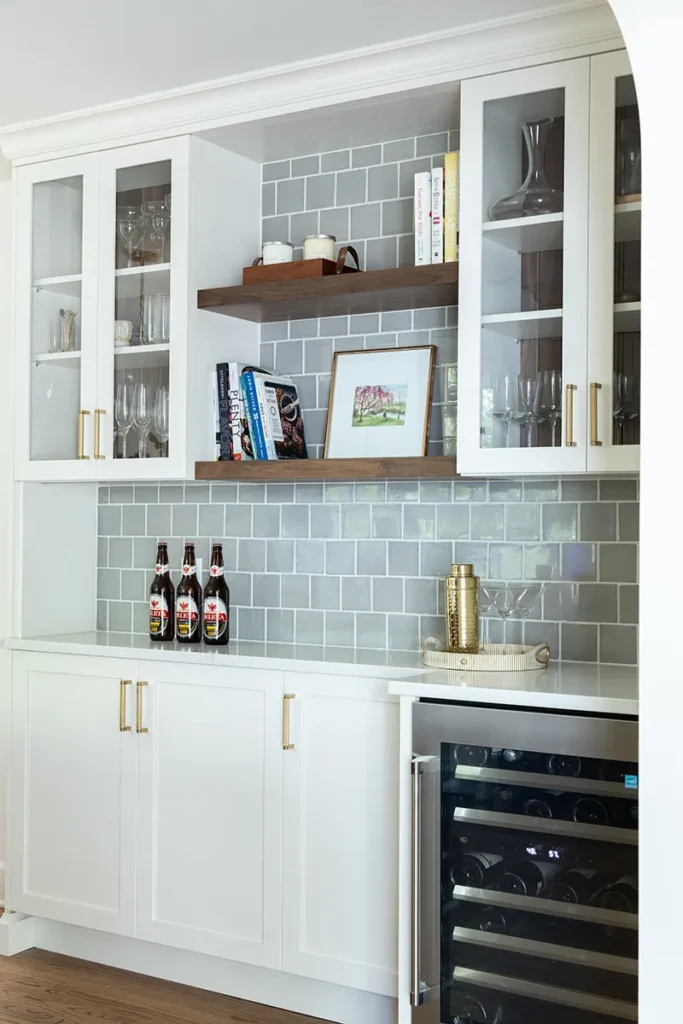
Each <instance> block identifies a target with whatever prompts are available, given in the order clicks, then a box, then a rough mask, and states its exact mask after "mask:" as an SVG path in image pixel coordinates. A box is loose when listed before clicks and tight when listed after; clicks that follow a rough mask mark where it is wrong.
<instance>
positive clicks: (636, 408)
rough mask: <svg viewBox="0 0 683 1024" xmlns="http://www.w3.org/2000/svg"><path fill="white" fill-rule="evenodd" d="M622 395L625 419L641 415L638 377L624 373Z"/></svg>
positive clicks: (633, 418)
mask: <svg viewBox="0 0 683 1024" xmlns="http://www.w3.org/2000/svg"><path fill="white" fill-rule="evenodd" d="M622 396H623V416H624V419H625V420H635V419H637V418H638V416H639V415H640V401H639V395H638V383H637V381H636V378H635V377H634V376H633V375H632V374H630V373H625V374H624V375H623V384H622Z"/></svg>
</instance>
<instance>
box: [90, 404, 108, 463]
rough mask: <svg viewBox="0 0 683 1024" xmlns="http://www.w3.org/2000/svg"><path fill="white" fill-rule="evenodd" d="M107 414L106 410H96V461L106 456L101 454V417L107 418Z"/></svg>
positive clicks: (94, 443) (94, 441)
mask: <svg viewBox="0 0 683 1024" xmlns="http://www.w3.org/2000/svg"><path fill="white" fill-rule="evenodd" d="M106 413H107V410H106V409H95V428H94V429H95V436H94V440H93V447H94V449H95V458H96V459H103V458H104V455H102V454H101V453H100V416H105V415H106Z"/></svg>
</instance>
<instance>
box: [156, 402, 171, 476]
mask: <svg viewBox="0 0 683 1024" xmlns="http://www.w3.org/2000/svg"><path fill="white" fill-rule="evenodd" d="M154 433H155V434H156V439H157V441H158V442H159V444H160V446H161V450H160V453H159V454H160V455H161V457H162V458H168V433H169V426H168V388H165V387H159V388H157V391H156V395H155V396H154Z"/></svg>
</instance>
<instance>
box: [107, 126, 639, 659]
mask: <svg viewBox="0 0 683 1024" xmlns="http://www.w3.org/2000/svg"><path fill="white" fill-rule="evenodd" d="M449 145H450V146H451V147H456V148H457V145H458V142H457V133H451V135H450V137H447V135H446V133H436V134H433V135H430V136H425V137H422V138H418V139H414V138H411V139H398V140H396V141H391V142H386V143H384V144H383V145H373V146H363V147H360V148H357V149H352V150H348V149H342V150H339V151H335V152H329V153H323V154H310V155H304V156H301V157H296V158H294V159H292V160H291V161H290V160H281V161H277V162H276V163H271V164H266V165H264V168H263V231H262V237H263V240H268V239H276V240H285V239H291V241H292V242H293V243H294V245H295V246H296V247H297V248H299V247H300V246H301V244H302V240H303V237H304V235H306V234H310V233H313V232H317V231H318V230H321V231H325V232H328V233H331V234H334V235H336V237H337V240H338V243H339V244H342V243H346V242H351V243H352V244H355V245H356V248H357V249H358V251H359V255H360V258H361V261H363V266H364V267H366V268H367V269H379V268H382V267H391V266H395V265H400V266H406V265H412V263H413V258H414V253H413V246H414V241H413V235H412V193H413V175H414V174H415V172H416V171H426V170H430V169H431V167H432V166H433V165H434V164H435V162H438V161H440V160H441V158H442V155H443V153H444V152H445V151H446V149H447V148H448V147H449ZM457 324H458V310H457V307H436V308H433V309H424V310H401V311H395V312H394V311H387V312H385V313H382V314H379V313H372V314H360V315H355V316H351V317H349V316H333V317H326V318H323V319H321V320H320V321H318V320H315V319H314V320H300V321H293V322H292V323H288V322H280V323H273V324H263V325H262V326H261V345H262V348H261V353H260V361H261V363H262V364H264V363H265V364H266V365H269V366H272V367H273V368H274V369H276V370H277V371H279V372H282V373H289V374H292V375H295V376H296V379H297V386H298V388H299V394H300V396H301V400H302V408H303V409H304V415H305V420H306V428H307V429H306V433H307V438H308V441H309V447H310V454H311V455H312V456H320V455H321V454H322V445H323V441H324V433H325V422H326V416H327V405H328V401H329V386H330V374H331V364H332V358H333V353H334V352H338V351H353V350H361V349H363V350H367V349H371V348H389V347H394V346H396V347H401V348H405V347H409V346H413V345H435V346H436V348H437V363H436V365H437V372H436V374H435V388H434V404H435V409H434V413H433V416H432V434H431V442H430V451H433V452H434V453H437V452H438V453H440V450H441V448H440V442H439V440H438V439H439V438H440V437H441V434H440V430H441V412H440V409H439V408H438V405H439V402H440V401H442V400H443V399H442V395H443V380H444V373H445V371H444V369H443V368H444V366H445V365H448V364H451V363H456V362H457V351H458V340H457V339H458V334H457ZM638 512H639V506H638V481H637V480H636V479H633V478H617V477H609V478H604V479H597V478H593V479H588V478H586V479H583V478H576V479H566V480H564V479H558V478H552V477H550V478H548V477H546V478H535V477H527V478H525V479H518V478H512V479H504V480H501V479H492V480H488V481H487V480H477V479H472V480H468V479H457V480H454V481H438V480H437V481H429V480H424V481H421V482H419V481H417V480H395V481H394V480H388V481H386V482H385V481H381V480H380V481H370V482H363V483H361V482H358V483H357V484H355V485H354V483H352V482H334V481H332V482H329V483H327V482H326V483H324V484H323V483H310V484H305V483H298V484H287V483H273V484H267V485H264V484H248V483H240V484H239V486H238V485H237V484H231V483H218V482H217V483H213V484H209V483H204V482H202V481H197V482H188V483H186V484H182V483H180V484H178V483H164V482H158V483H157V482H151V483H149V484H128V483H122V484H112V485H110V486H106V485H105V486H102V487H100V488H99V510H98V548H97V552H98V554H97V563H98V602H97V622H98V627H99V628H109V629H114V630H121V631H124V632H129V631H130V630H131V629H133V630H134V631H135V632H145V631H146V628H147V592H148V588H149V584H150V581H151V577H152V569H153V565H154V558H155V550H156V549H155V545H156V542H157V540H158V539H166V540H168V542H169V555H170V559H171V564H172V572H173V576H174V581H175V582H177V580H178V578H179V577H178V570H179V566H180V560H181V557H182V544H183V541H184V540H185V539H194V540H196V541H197V553H198V555H201V557H203V558H205V559H206V558H208V553H209V544H210V542H211V541H212V540H222V542H223V545H224V549H223V553H224V559H225V563H226V578H227V580H228V585H229V587H230V589H231V599H232V604H233V606H234V614H233V616H232V625H231V630H232V635H233V636H235V637H238V638H241V639H249V640H255V641H261V642H263V641H265V640H268V641H269V642H271V643H276V644H293V643H296V644H297V645H300V646H301V649H302V650H303V651H305V648H306V647H314V646H315V647H320V646H321V645H323V644H326V645H327V646H328V647H330V648H334V649H335V651H336V652H337V653H338V655H339V657H343V656H344V652H348V649H349V648H350V647H352V646H356V647H357V648H361V649H363V650H365V651H367V652H368V653H367V657H368V658H372V657H373V656H374V654H373V652H375V654H377V652H378V651H379V650H381V648H383V647H386V646H387V645H388V646H389V647H390V648H391V649H396V650H415V649H417V648H419V645H420V643H421V641H422V639H423V638H424V637H425V636H430V635H439V634H443V619H442V613H443V584H442V582H441V577H443V576H444V575H446V574H447V572H448V570H449V566H450V562H451V561H452V560H456V561H462V562H472V563H473V564H474V566H475V572H476V573H477V574H478V575H479V576H480V577H481V578H482V579H486V578H491V579H507V580H519V579H521V580H526V579H529V580H537V579H540V580H544V581H546V582H547V583H548V589H547V592H546V593H545V595H544V598H543V601H542V602H541V603H540V604H539V605H538V606H537V608H535V609H534V610H533V611H532V618H530V619H529V620H528V621H526V622H524V623H522V622H521V620H519V619H514V618H513V619H512V620H510V622H509V623H508V638H509V639H510V640H512V639H514V638H518V639H520V640H521V639H522V638H524V642H526V643H538V642H542V641H544V640H548V642H549V643H550V644H551V649H552V652H553V656H554V657H562V658H565V659H567V660H588V661H596V660H599V661H605V662H616V663H620V664H621V663H624V664H633V663H634V662H635V660H636V657H637V619H638V586H637V579H638V576H637V571H638V569H637V558H638V548H637V541H638ZM205 568H206V567H205ZM485 622H486V629H487V635H488V638H489V639H490V640H491V641H493V640H499V639H502V623H501V622H500V620H499V619H498V618H496V617H493V615H487V616H486V619H485Z"/></svg>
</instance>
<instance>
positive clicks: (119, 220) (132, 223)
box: [116, 206, 144, 267]
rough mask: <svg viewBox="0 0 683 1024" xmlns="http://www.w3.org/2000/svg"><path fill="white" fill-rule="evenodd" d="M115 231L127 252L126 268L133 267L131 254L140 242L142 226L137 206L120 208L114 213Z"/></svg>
mask: <svg viewBox="0 0 683 1024" xmlns="http://www.w3.org/2000/svg"><path fill="white" fill-rule="evenodd" d="M116 230H117V231H118V233H119V238H120V239H121V241H122V242H123V244H124V245H125V247H126V249H127V250H128V266H129V267H133V266H135V263H134V262H133V253H134V252H135V250H136V249H137V247H138V246H139V244H140V242H141V241H142V235H143V232H144V226H143V223H142V217H141V215H140V207H139V206H121V207H119V209H118V210H117V211H116Z"/></svg>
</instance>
